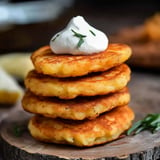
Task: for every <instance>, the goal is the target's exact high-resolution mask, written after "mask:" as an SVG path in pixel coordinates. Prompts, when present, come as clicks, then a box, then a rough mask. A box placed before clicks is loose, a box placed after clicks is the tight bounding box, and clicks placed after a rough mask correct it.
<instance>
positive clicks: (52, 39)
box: [51, 34, 60, 42]
mask: <svg viewBox="0 0 160 160" xmlns="http://www.w3.org/2000/svg"><path fill="white" fill-rule="evenodd" d="M59 36H60V34H57V35H56V36H55V37H54V38H53V39H51V41H52V42H54V41H55V40H56V38H57V37H59Z"/></svg>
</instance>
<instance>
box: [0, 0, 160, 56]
mask: <svg viewBox="0 0 160 160" xmlns="http://www.w3.org/2000/svg"><path fill="white" fill-rule="evenodd" d="M159 10H160V2H159V0H147V1H146V0H130V1H128V0H123V1H122V0H41V1H40V0H39V1H38V0H32V1H31V0H1V1H0V54H4V53H8V52H32V51H33V50H35V49H37V48H39V47H40V46H43V45H47V44H49V41H50V39H51V37H52V36H53V35H54V34H55V33H56V32H58V31H60V30H61V29H62V28H63V27H64V26H65V25H66V23H68V21H69V20H70V18H71V17H73V16H76V15H82V16H84V17H85V19H86V20H87V21H88V22H89V23H90V24H91V25H93V26H95V27H97V28H98V29H100V30H102V31H104V32H105V33H106V34H107V35H110V34H113V33H115V32H116V31H117V30H118V29H120V28H122V27H124V26H134V25H137V24H141V23H143V21H144V20H145V19H146V18H147V17H148V16H150V15H153V14H154V13H155V12H157V11H159Z"/></svg>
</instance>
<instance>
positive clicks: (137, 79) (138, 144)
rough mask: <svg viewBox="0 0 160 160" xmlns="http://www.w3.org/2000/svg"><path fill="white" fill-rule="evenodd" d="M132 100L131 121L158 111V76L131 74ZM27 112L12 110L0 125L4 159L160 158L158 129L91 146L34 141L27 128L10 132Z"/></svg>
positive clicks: (113, 159)
mask: <svg viewBox="0 0 160 160" xmlns="http://www.w3.org/2000/svg"><path fill="white" fill-rule="evenodd" d="M129 88H130V91H131V96H132V100H131V103H130V106H131V107H132V108H133V110H134V111H135V114H136V119H135V121H137V120H139V119H141V118H143V117H144V116H145V115H146V114H148V113H160V76H159V75H152V74H142V73H133V74H132V81H131V82H130V84H129ZM30 116H31V115H30V114H27V113H26V112H24V111H23V110H21V109H17V111H14V112H12V114H10V116H9V117H8V118H7V119H6V120H5V121H3V123H2V127H1V131H0V132H1V136H2V142H3V144H2V146H3V153H4V158H5V160H56V159H57V160H58V159H63V160H64V159H67V160H68V159H74V160H80V159H87V160H88V159H90V160H93V159H97V160H100V159H101V160H117V159H126V160H157V159H160V131H159V132H157V133H155V134H152V133H150V132H149V131H144V132H141V133H140V134H138V135H136V136H125V137H123V138H120V139H118V140H115V141H113V142H111V143H107V144H104V145H99V146H95V147H91V148H77V147H72V146H67V145H57V144H47V143H42V142H38V141H36V140H34V139H33V138H32V137H31V136H30V134H29V132H28V130H26V131H25V132H24V133H23V135H22V136H20V137H16V136H15V135H14V134H13V127H14V125H16V124H18V125H20V124H22V125H27V123H28V119H29V118H30Z"/></svg>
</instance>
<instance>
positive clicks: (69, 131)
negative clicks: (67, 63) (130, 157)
mask: <svg viewBox="0 0 160 160" xmlns="http://www.w3.org/2000/svg"><path fill="white" fill-rule="evenodd" d="M133 119H134V113H133V111H132V110H131V109H130V108H129V107H128V106H121V107H116V108H114V109H113V110H112V111H110V112H107V113H105V114H103V115H101V116H99V117H97V118H95V119H93V120H84V121H71V120H62V119H52V118H46V117H42V116H38V115H36V116H34V117H33V118H32V119H31V120H30V122H29V130H30V133H31V135H32V136H33V137H34V138H36V139H38V140H40V141H44V142H53V143H62V144H71V145H75V146H80V147H84V146H93V145H98V144H102V143H106V142H109V141H112V140H114V139H117V138H118V137H119V136H120V134H122V133H123V132H124V131H126V130H127V129H128V128H129V127H130V126H131V123H132V120H133Z"/></svg>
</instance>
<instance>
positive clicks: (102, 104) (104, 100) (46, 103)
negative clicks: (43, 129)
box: [22, 88, 130, 120]
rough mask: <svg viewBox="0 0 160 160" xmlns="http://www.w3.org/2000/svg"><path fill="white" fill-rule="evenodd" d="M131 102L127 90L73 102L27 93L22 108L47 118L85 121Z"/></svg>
mask: <svg viewBox="0 0 160 160" xmlns="http://www.w3.org/2000/svg"><path fill="white" fill-rule="evenodd" d="M129 100H130V94H129V92H128V89H127V88H124V89H122V90H120V91H119V92H116V93H112V94H109V95H104V96H95V97H78V98H75V99H72V100H60V99H58V98H55V97H54V98H53V97H40V96H36V95H34V94H33V93H31V92H30V91H27V92H26V93H25V95H24V97H23V99H22V106H23V108H24V110H26V111H28V112H31V113H35V114H41V115H43V116H46V117H51V118H56V117H60V118H64V119H73V120H83V119H86V118H88V119H93V118H95V117H97V116H99V114H101V113H103V112H106V111H109V110H111V109H113V108H115V107H117V106H122V105H126V104H128V103H129Z"/></svg>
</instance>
